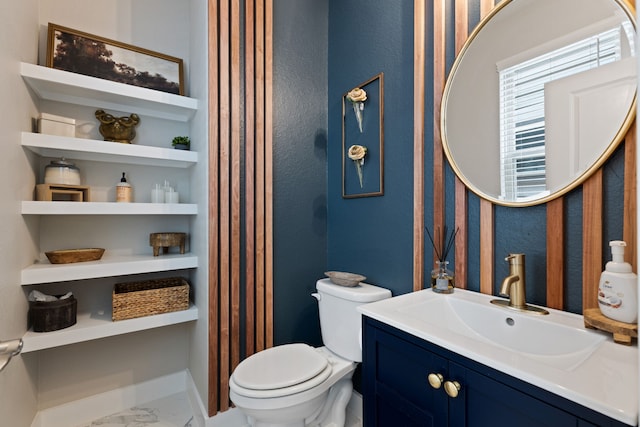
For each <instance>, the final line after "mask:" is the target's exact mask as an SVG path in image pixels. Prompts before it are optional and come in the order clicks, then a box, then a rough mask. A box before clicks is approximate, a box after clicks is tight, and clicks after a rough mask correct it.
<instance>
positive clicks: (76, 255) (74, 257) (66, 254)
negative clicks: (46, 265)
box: [44, 248, 104, 264]
mask: <svg viewBox="0 0 640 427" xmlns="http://www.w3.org/2000/svg"><path fill="white" fill-rule="evenodd" d="M44 254H45V255H46V256H47V258H49V262H50V263H51V264H71V263H73V262H85V261H97V260H99V259H100V258H102V254H104V249H102V248H86V249H62V250H56V251H50V252H45V253H44Z"/></svg>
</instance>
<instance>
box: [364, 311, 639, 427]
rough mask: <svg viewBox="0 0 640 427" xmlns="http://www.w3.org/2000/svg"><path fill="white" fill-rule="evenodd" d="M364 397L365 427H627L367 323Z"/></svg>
mask: <svg viewBox="0 0 640 427" xmlns="http://www.w3.org/2000/svg"><path fill="white" fill-rule="evenodd" d="M430 374H435V375H436V376H437V375H440V376H441V377H440V378H441V383H442V384H441V386H440V387H439V388H434V387H432V385H430V383H429V375H430ZM432 379H435V378H432ZM447 381H449V382H451V384H449V385H448V387H449V388H450V393H451V394H453V395H455V394H456V392H455V390H453V391H452V387H453V386H454V385H455V384H456V382H457V384H458V385H459V386H460V388H459V390H458V391H457V396H455V397H450V396H449V395H448V394H447V392H445V382H447ZM435 383H436V384H437V383H438V380H437V379H435ZM453 388H455V387H453ZM456 390H457V389H456ZM362 394H363V405H364V406H363V409H364V410H363V416H364V426H365V427H413V426H423V427H431V426H434V427H487V426H491V427H513V426H518V427H540V426H545V427H569V426H574V427H590V426H600V427H605V426H609V427H614V426H616V427H622V426H626V424H624V423H620V422H619V421H617V420H613V419H611V418H609V417H606V416H604V415H603V414H600V413H598V412H595V411H593V410H591V409H589V408H585V407H583V406H581V405H578V404H576V403H575V402H572V401H569V400H567V399H564V398H562V397H560V396H557V395H555V394H553V393H550V392H548V391H546V390H543V389H541V388H539V387H536V386H533V385H531V384H528V383H526V382H523V381H521V380H518V379H517V378H514V377H512V376H510V375H507V374H504V373H502V372H500V371H497V370H494V369H491V368H490V367H487V366H485V365H482V364H480V363H477V362H475V361H473V360H471V359H468V358H465V357H463V356H460V355H458V354H456V353H453V352H451V351H449V350H446V349H444V348H442V347H439V346H437V345H434V344H432V343H429V342H427V341H424V340H422V339H420V338H417V337H414V336H413V335H410V334H408V333H406V332H403V331H400V330H398V329H396V328H393V327H391V326H389V325H386V324H384V323H381V322H379V321H377V320H375V319H372V318H369V317H367V316H363V360H362Z"/></svg>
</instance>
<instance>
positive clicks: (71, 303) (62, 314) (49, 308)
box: [29, 296, 78, 332]
mask: <svg viewBox="0 0 640 427" xmlns="http://www.w3.org/2000/svg"><path fill="white" fill-rule="evenodd" d="M77 312H78V301H77V300H76V299H75V297H73V296H71V297H70V298H66V299H61V300H58V301H29V321H30V322H31V325H32V326H33V332H51V331H57V330H59V329H64V328H68V327H69V326H73V325H75V324H76V315H77Z"/></svg>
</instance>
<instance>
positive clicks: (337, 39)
mask: <svg viewBox="0 0 640 427" xmlns="http://www.w3.org/2000/svg"><path fill="white" fill-rule="evenodd" d="M328 66H329V86H328V115H329V116H328V123H329V133H328V135H329V138H328V144H329V146H328V151H327V154H328V178H327V200H328V214H327V229H328V236H329V237H328V244H329V247H328V257H327V268H328V269H330V270H339V271H349V272H354V273H359V274H363V275H365V276H367V278H368V279H367V282H369V283H372V284H376V285H379V286H383V287H386V288H389V289H391V291H392V292H393V294H394V295H395V294H400V293H405V292H407V291H409V290H411V287H412V275H413V272H412V247H413V241H412V223H413V214H412V212H413V113H412V111H413V2H410V1H406V0H349V1H330V2H329V64H328ZM381 72H382V73H384V195H383V196H382V197H362V198H353V199H343V198H342V155H343V153H342V96H343V95H344V94H345V93H346V92H348V91H349V90H351V89H352V88H354V87H355V86H358V85H360V84H361V83H363V82H366V81H368V80H369V79H371V78H372V77H374V76H375V75H377V74H378V73H381ZM365 105H366V104H365ZM347 114H353V111H351V110H347ZM365 114H373V111H372V110H371V109H369V110H367V109H366V107H365ZM364 145H371V146H372V147H375V146H377V145H378V141H375V140H372V141H365V143H364ZM347 167H352V165H351V161H347ZM370 167H371V166H370V165H369V164H367V163H366V162H365V168H364V173H365V174H366V173H367V169H368V168H370Z"/></svg>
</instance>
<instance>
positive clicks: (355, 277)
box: [324, 271, 366, 288]
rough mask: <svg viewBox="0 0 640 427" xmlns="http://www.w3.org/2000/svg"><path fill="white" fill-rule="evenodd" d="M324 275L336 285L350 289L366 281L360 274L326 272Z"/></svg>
mask: <svg viewBox="0 0 640 427" xmlns="http://www.w3.org/2000/svg"><path fill="white" fill-rule="evenodd" d="M324 274H325V275H326V276H327V277H328V278H329V280H331V281H332V282H333V283H335V284H336V285H340V286H347V287H349V288H351V287H353V286H356V285H358V284H359V283H360V282H362V281H363V280H365V279H366V277H364V276H362V275H360V274H354V273H345V272H342V271H325V272H324Z"/></svg>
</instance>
